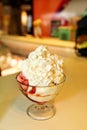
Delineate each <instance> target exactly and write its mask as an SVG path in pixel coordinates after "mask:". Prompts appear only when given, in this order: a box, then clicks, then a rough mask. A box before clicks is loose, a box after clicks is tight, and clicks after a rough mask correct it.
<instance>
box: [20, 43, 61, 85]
mask: <svg viewBox="0 0 87 130" xmlns="http://www.w3.org/2000/svg"><path fill="white" fill-rule="evenodd" d="M62 66H63V60H62V59H61V58H60V57H59V56H58V55H56V54H53V55H52V54H51V53H50V52H49V50H48V48H47V47H46V46H43V45H41V46H39V47H38V48H36V50H35V51H32V52H31V53H30V54H29V55H28V58H27V59H25V60H24V61H22V63H21V70H22V74H23V75H24V76H25V77H26V78H27V79H28V81H29V85H32V86H48V85H52V84H58V83H59V82H60V80H61V78H62V76H63V68H62Z"/></svg>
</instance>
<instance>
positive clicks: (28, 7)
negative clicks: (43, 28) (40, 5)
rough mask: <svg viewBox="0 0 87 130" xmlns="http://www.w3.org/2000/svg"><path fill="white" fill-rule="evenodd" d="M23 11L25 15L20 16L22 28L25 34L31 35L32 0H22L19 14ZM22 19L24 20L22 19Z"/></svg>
mask: <svg viewBox="0 0 87 130" xmlns="http://www.w3.org/2000/svg"><path fill="white" fill-rule="evenodd" d="M24 12H25V15H26V16H24V15H22V16H21V18H22V29H23V30H24V31H25V33H26V34H31V35H33V0H22V4H21V14H23V13H24ZM23 17H24V18H23ZM25 17H26V18H25ZM24 19H25V21H23V20H24Z"/></svg>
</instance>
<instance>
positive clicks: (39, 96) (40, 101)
mask: <svg viewBox="0 0 87 130" xmlns="http://www.w3.org/2000/svg"><path fill="white" fill-rule="evenodd" d="M16 80H17V82H18V83H19V89H20V91H21V92H22V93H23V94H24V95H25V96H26V97H27V98H28V99H30V100H31V101H32V102H33V104H32V105H30V106H29V107H28V108H27V111H26V112H27V114H28V115H29V116H30V117H32V118H33V119H36V120H47V119H50V118H52V117H53V116H54V115H55V113H56V109H55V107H54V105H53V101H54V99H55V97H56V96H57V95H58V93H59V92H60V90H61V89H62V87H63V84H64V82H65V80H66V76H65V74H63V76H62V78H61V80H60V82H59V83H58V84H52V85H51V86H31V85H29V83H28V81H27V79H25V77H24V76H23V75H22V73H21V72H20V73H18V74H17V76H16Z"/></svg>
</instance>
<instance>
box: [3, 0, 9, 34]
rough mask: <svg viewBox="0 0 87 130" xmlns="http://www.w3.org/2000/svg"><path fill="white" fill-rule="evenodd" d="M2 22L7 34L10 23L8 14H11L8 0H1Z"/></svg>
mask: <svg viewBox="0 0 87 130" xmlns="http://www.w3.org/2000/svg"><path fill="white" fill-rule="evenodd" d="M2 3H3V22H2V26H3V27H2V28H3V32H4V34H8V30H9V23H10V16H11V6H10V0H3V1H2Z"/></svg>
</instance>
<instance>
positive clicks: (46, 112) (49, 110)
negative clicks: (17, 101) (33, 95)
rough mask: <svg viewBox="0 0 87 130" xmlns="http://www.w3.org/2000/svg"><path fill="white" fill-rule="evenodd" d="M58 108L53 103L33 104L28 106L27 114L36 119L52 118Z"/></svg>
mask: <svg viewBox="0 0 87 130" xmlns="http://www.w3.org/2000/svg"><path fill="white" fill-rule="evenodd" d="M55 113H56V109H55V107H54V106H53V105H52V104H43V105H40V104H33V105H31V106H29V107H28V109H27V114H28V115H29V116H30V117H32V118H33V119H36V120H47V119H50V118H52V117H53V116H54V115H55Z"/></svg>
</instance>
